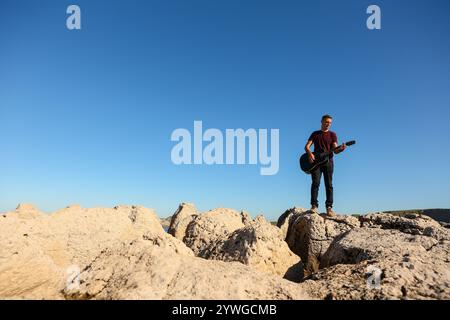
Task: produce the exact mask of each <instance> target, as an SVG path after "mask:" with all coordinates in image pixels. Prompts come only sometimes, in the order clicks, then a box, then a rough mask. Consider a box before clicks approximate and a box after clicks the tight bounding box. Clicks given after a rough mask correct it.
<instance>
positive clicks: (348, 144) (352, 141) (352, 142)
mask: <svg viewBox="0 0 450 320" xmlns="http://www.w3.org/2000/svg"><path fill="white" fill-rule="evenodd" d="M355 143H356V140H351V141H348V142H346V143H345V145H346V146H351V145H354V144H355Z"/></svg>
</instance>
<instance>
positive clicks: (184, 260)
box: [64, 239, 309, 300]
mask: <svg viewBox="0 0 450 320" xmlns="http://www.w3.org/2000/svg"><path fill="white" fill-rule="evenodd" d="M162 243H164V241H162ZM78 281H79V283H80V285H79V286H77V285H76V283H75V285H74V287H75V289H70V290H69V289H66V290H65V291H64V294H65V297H66V298H68V299H223V300H230V299H232V300H235V299H277V300H278V299H308V298H309V296H308V295H307V294H306V293H305V292H304V290H303V289H301V288H299V287H298V285H296V284H294V283H292V282H290V281H287V280H284V279H282V278H280V277H277V276H274V275H268V274H265V273H260V272H258V271H255V270H253V269H251V268H249V267H247V266H244V265H242V264H241V263H237V262H223V261H213V260H206V259H201V258H196V257H193V256H189V255H180V254H176V253H175V252H174V251H173V250H171V249H170V248H167V247H165V246H164V245H155V244H154V240H153V239H147V240H137V241H133V242H131V243H121V244H118V245H116V246H114V247H110V248H108V249H106V250H104V251H103V252H102V253H100V254H99V255H98V256H97V257H96V258H95V259H94V260H93V262H92V263H91V264H89V265H88V266H86V268H85V269H84V271H83V272H82V273H81V275H80V278H79V280H78Z"/></svg>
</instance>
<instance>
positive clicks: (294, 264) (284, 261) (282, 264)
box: [201, 216, 303, 282]
mask: <svg viewBox="0 0 450 320" xmlns="http://www.w3.org/2000/svg"><path fill="white" fill-rule="evenodd" d="M201 257H203V258H206V259H214V260H222V261H238V262H241V263H243V264H245V265H248V266H251V267H252V268H254V269H256V270H259V271H262V272H267V273H273V274H276V275H279V276H281V277H284V278H286V279H289V280H291V281H296V282H299V281H300V280H301V279H302V278H303V264H302V263H301V261H300V258H299V257H298V256H297V255H295V254H294V253H293V252H292V251H291V250H290V249H289V247H288V245H287V243H286V242H285V241H284V238H283V236H282V232H281V230H280V229H279V228H277V227H275V226H273V225H271V224H270V223H269V222H268V221H267V220H266V219H264V217H263V216H258V217H256V219H255V220H254V221H251V222H249V223H248V224H247V225H246V226H245V227H243V228H240V229H237V230H236V231H234V232H233V233H231V234H230V236H229V237H228V238H226V239H223V240H222V241H216V242H214V243H211V246H210V247H209V249H208V250H204V251H203V252H202V255H201Z"/></svg>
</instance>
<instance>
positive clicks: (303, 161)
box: [299, 153, 330, 174]
mask: <svg viewBox="0 0 450 320" xmlns="http://www.w3.org/2000/svg"><path fill="white" fill-rule="evenodd" d="M314 157H315V158H316V160H315V161H314V162H313V163H311V162H309V157H308V154H307V153H304V154H303V155H302V156H301V157H300V160H299V162H300V168H301V169H302V171H303V172H305V173H307V174H311V172H312V171H314V170H315V169H317V168H318V167H320V166H322V165H324V164H326V163H328V161H330V158H329V157H328V156H326V155H325V156H324V155H322V154H316V153H314Z"/></svg>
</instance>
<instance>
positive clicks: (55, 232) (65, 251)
mask: <svg viewBox="0 0 450 320" xmlns="http://www.w3.org/2000/svg"><path fill="white" fill-rule="evenodd" d="M30 217H32V218H30ZM148 233H152V234H162V236H165V237H167V238H170V239H173V237H171V236H170V235H167V234H166V233H165V232H164V230H163V229H162V227H161V225H160V223H159V220H158V218H157V217H156V215H155V213H154V212H153V211H152V210H149V209H146V208H143V207H138V206H117V207H115V208H114V209H107V208H93V209H84V208H80V207H79V206H71V207H68V208H65V209H62V210H59V211H57V212H55V213H53V214H49V215H47V214H43V213H36V209H35V208H33V207H30V206H23V205H21V206H19V207H18V209H16V211H13V212H10V213H7V214H6V215H5V218H2V219H0V298H32V299H43V298H45V299H59V298H62V296H61V294H60V290H61V289H62V288H63V287H64V286H65V284H66V283H65V282H66V278H67V277H68V274H67V273H68V272H70V270H75V269H77V268H81V267H82V266H83V265H85V264H87V263H89V262H91V260H92V258H93V257H95V256H96V255H98V254H99V252H101V250H103V249H104V248H106V247H107V246H110V245H112V244H113V243H114V242H121V241H131V240H134V239H137V238H140V237H142V235H143V234H148ZM186 250H188V249H187V248H186Z"/></svg>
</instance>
